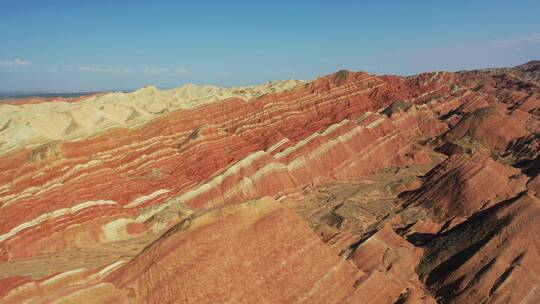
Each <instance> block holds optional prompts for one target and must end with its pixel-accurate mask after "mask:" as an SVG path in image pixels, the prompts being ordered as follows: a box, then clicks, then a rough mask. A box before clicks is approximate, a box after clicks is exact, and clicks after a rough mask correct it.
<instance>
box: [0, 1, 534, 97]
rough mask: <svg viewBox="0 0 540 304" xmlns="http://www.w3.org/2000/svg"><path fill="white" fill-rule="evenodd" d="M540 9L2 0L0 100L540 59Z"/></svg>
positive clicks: (507, 4) (483, 4)
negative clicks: (24, 93)
mask: <svg viewBox="0 0 540 304" xmlns="http://www.w3.org/2000/svg"><path fill="white" fill-rule="evenodd" d="M539 15H540V1H537V0H535V1H527V0H523V1H508V0H506V1H499V0H491V1H488V0H485V1H444V2H443V1H315V0H311V1H292V0H291V1H202V0H200V1H135V0H132V1H120V0H118V1H82V0H81V1H74V0H65V1H53V0H35V1H25V0H18V1H13V0H0V91H11V90H68V89H106V90H110V89H132V88H137V87H141V86H144V85H156V86H158V87H161V88H169V87H175V86H179V85H182V84H185V83H198V84H216V85H226V86H229V85H248V84H255V83H260V82H265V81H268V80H275V79H289V78H296V79H313V78H315V77H317V76H322V75H325V74H328V73H332V72H335V71H337V70H340V69H350V70H366V71H368V72H370V73H378V74H381V73H384V74H401V75H407V74H414V73H418V72H423V71H434V70H451V71H453V70H461V69H473V68H482V67H500V66H513V65H517V64H521V63H524V62H526V61H529V60H532V59H540V18H539Z"/></svg>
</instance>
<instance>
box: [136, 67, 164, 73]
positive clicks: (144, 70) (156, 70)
mask: <svg viewBox="0 0 540 304" xmlns="http://www.w3.org/2000/svg"><path fill="white" fill-rule="evenodd" d="M142 71H143V73H152V74H159V73H168V72H169V69H163V68H144V69H142Z"/></svg>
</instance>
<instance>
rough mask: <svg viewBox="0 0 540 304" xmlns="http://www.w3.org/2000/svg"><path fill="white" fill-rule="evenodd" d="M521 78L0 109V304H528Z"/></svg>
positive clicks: (357, 78) (376, 81) (161, 95)
mask: <svg viewBox="0 0 540 304" xmlns="http://www.w3.org/2000/svg"><path fill="white" fill-rule="evenodd" d="M538 67H539V65H538V63H537V62H530V63H527V64H525V65H522V66H518V67H515V68H506V69H490V70H478V71H463V72H458V73H448V72H435V73H424V74H420V75H415V76H410V77H398V76H376V75H369V74H367V73H365V72H350V71H340V72H338V73H335V74H332V75H328V76H325V77H322V78H319V79H317V80H314V81H311V82H297V81H284V82H271V83H267V84H264V85H262V86H256V87H244V88H233V89H225V88H217V87H196V86H193V85H191V86H187V87H184V88H179V89H176V90H170V91H159V90H157V89H155V88H144V89H141V90H139V91H136V92H134V93H129V94H124V93H111V94H103V95H99V96H89V97H82V98H79V99H77V100H70V101H69V102H62V101H54V102H52V101H48V100H40V102H38V103H34V102H30V103H25V104H24V105H16V104H4V105H0V113H1V114H2V117H0V140H1V141H0V153H1V154H2V160H3V162H1V163H0V171H1V172H3V174H2V175H0V303H22V302H28V303H50V302H54V301H60V302H64V303H75V302H79V303H123V302H124V303H169V302H170V303H173V302H174V303H225V302H229V303H537V302H540V289H538V286H539V284H540V282H539V281H538V278H539V277H540V269H539V268H538V265H539V263H538V262H539V259H540V257H539V250H538V248H540V243H539V239H538V236H537V231H538V229H539V228H540V227H539V223H540V218H539V214H540V213H539V212H538V206H539V203H540V201H539V199H540V196H539V193H540V178H539V177H538V173H539V172H540V165H539V160H538V155H539V153H540V150H539V147H540V144H539V140H538V139H539V136H538V134H540V85H539V84H538ZM23 106H24V107H26V108H27V109H28V111H30V112H31V113H37V114H36V115H26V114H25V112H24V111H22V110H21V109H22V108H20V107H23ZM26 108H25V109H26ZM33 111H34V112H33ZM30 112H28V113H30ZM39 113H42V115H41V114H39ZM43 113H45V114H43ZM15 135H17V136H15Z"/></svg>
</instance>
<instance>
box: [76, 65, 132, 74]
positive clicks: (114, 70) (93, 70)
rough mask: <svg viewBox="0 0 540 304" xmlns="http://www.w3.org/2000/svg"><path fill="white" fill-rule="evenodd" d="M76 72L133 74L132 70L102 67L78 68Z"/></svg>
mask: <svg viewBox="0 0 540 304" xmlns="http://www.w3.org/2000/svg"><path fill="white" fill-rule="evenodd" d="M77 70H78V71H79V72H89V73H104V72H105V73H107V72H111V73H130V72H133V70H132V69H129V68H102V67H95V66H82V67H78V68H77Z"/></svg>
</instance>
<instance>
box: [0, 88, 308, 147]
mask: <svg viewBox="0 0 540 304" xmlns="http://www.w3.org/2000/svg"><path fill="white" fill-rule="evenodd" d="M303 83H304V82H303V81H299V80H284V81H271V82H267V83H264V84H262V85H257V86H247V87H231V88H224V87H217V86H209V85H205V86H198V85H194V84H187V85H184V86H182V87H179V88H176V89H171V90H159V89H157V88H155V87H145V88H142V89H139V90H137V91H134V92H131V93H122V92H117V93H109V94H104V95H97V96H92V97H88V98H85V99H83V100H81V101H78V102H65V101H55V102H42V103H37V104H23V105H7V104H4V105H0V154H3V153H6V152H9V151H13V150H16V149H18V148H21V147H29V146H30V147H31V146H36V145H40V144H44V143H46V142H49V141H56V140H68V141H73V140H78V139H82V138H86V137H89V136H92V135H95V134H97V133H99V132H103V131H104V130H107V129H111V128H118V127H121V128H134V127H137V126H140V125H142V124H144V123H147V122H149V121H150V120H152V119H154V118H156V117H159V116H161V115H163V114H165V113H167V112H170V111H174V110H177V109H186V108H193V107H196V106H198V105H201V104H205V103H208V102H213V101H217V100H223V99H227V98H231V97H238V98H242V99H244V100H249V99H252V98H255V97H259V96H262V95H264V94H267V93H277V92H282V91H286V90H290V89H292V88H294V87H296V86H298V85H300V84H303Z"/></svg>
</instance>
